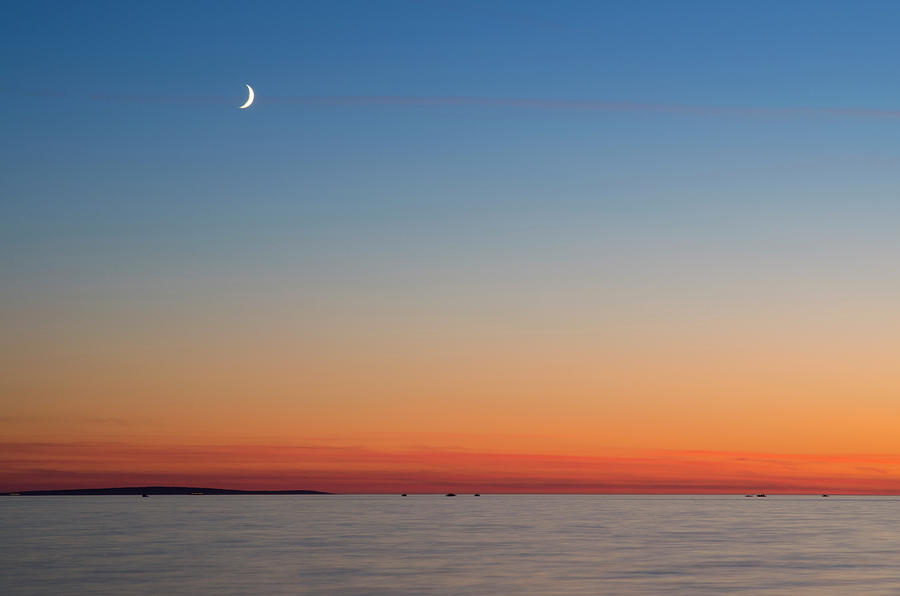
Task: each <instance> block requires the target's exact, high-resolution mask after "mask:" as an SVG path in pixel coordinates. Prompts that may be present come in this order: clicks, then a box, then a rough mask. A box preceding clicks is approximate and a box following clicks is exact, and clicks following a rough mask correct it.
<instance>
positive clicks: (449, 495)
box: [444, 493, 456, 497]
mask: <svg viewBox="0 0 900 596" xmlns="http://www.w3.org/2000/svg"><path fill="white" fill-rule="evenodd" d="M444 496H446V497H455V496H456V493H447V494H446V495H444Z"/></svg>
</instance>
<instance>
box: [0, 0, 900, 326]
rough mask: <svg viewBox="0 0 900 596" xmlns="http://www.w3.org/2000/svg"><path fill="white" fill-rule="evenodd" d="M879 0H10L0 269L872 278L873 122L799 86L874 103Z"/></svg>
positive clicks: (886, 191)
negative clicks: (610, 105)
mask: <svg viewBox="0 0 900 596" xmlns="http://www.w3.org/2000/svg"><path fill="white" fill-rule="evenodd" d="M898 21H900V17H898V13H897V11H896V10H895V8H894V6H893V5H892V4H891V3H887V2H861V3H849V2H756V3H742V2H683V3H673V2H561V3H546V2H265V3H260V4H254V5H250V4H247V3H239V2H232V3H227V2H208V3H204V2H191V3H167V2H161V3H118V2H108V3H101V2H88V3H78V4H72V3H62V2H59V3H53V2H35V3H20V4H18V5H16V6H13V7H11V8H8V9H7V13H6V17H5V18H4V23H3V24H2V25H0V27H2V35H0V46H2V52H0V54H2V59H0V60H2V62H0V64H2V70H3V73H4V76H3V85H2V86H3V88H4V93H3V100H2V101H3V111H2V114H3V115H2V116H0V118H2V125H3V131H4V135H3V137H4V142H3V143H2V145H0V151H2V155H0V158H2V159H0V161H2V166H0V168H2V182H0V184H2V194H3V196H4V199H3V201H2V206H0V209H2V223H0V231H2V234H0V236H2V241H0V242H2V247H3V251H4V254H5V255H6V258H4V260H3V275H4V276H5V277H6V279H7V280H8V281H9V282H10V283H9V284H8V287H14V288H16V290H15V292H16V293H15V300H16V301H24V302H26V303H27V302H29V301H30V300H32V299H34V297H35V296H37V295H41V296H44V299H46V293H45V291H46V289H47V288H48V287H50V288H54V291H56V292H60V294H59V295H60V296H66V295H67V294H66V292H74V291H76V289H78V288H81V290H84V289H85V288H87V289H89V290H90V291H89V292H88V295H89V296H92V297H93V298H99V297H101V296H106V297H107V298H109V299H110V300H118V298H114V297H112V296H113V294H109V295H107V292H109V290H108V286H109V285H112V286H116V285H117V284H125V285H126V286H128V284H129V283H135V284H137V285H135V286H134V287H133V288H132V289H131V290H127V291H125V290H123V291H125V292H126V294H128V293H129V292H131V294H128V295H129V296H131V297H132V299H134V300H138V301H142V300H151V301H152V300H153V298H152V297H149V298H148V294H147V292H151V294H150V295H151V296H152V295H153V294H152V291H161V290H159V288H161V287H179V284H188V285H190V284H189V282H188V281H186V280H191V279H196V278H197V276H198V275H200V276H202V275H203V274H205V272H209V271H219V272H223V273H220V275H224V276H232V277H234V278H236V279H238V280H241V279H246V280H248V284H249V285H253V283H260V282H259V277H260V276H262V277H264V278H266V279H267V280H269V281H268V282H266V283H269V284H274V286H266V287H283V286H284V287H291V288H296V287H310V286H315V287H318V288H321V291H322V293H323V295H324V296H326V297H327V296H332V297H338V296H343V295H346V294H347V293H348V292H356V293H359V294H365V293H367V292H372V291H374V290H373V287H374V286H373V284H376V285H377V280H379V279H393V280H395V282H396V288H397V289H396V290H395V291H396V292H397V295H400V294H401V293H402V288H404V287H405V286H404V284H412V285H416V284H419V285H422V284H425V285H428V284H435V283H437V282H436V281H435V280H443V281H444V283H445V284H449V285H453V286H454V287H457V288H463V289H465V288H468V289H469V291H470V292H471V293H472V294H473V295H475V296H483V297H484V298H485V299H496V300H500V301H501V302H502V301H503V300H507V299H508V296H506V295H505V294H503V293H502V292H501V293H500V294H498V295H494V294H491V291H490V290H489V289H486V288H487V286H484V285H483V284H484V283H485V282H484V279H485V278H490V279H494V280H497V279H506V280H508V281H509V283H510V284H511V286H510V287H512V286H515V287H519V286H520V285H521V286H524V287H526V288H531V289H532V290H534V289H536V288H540V287H542V281H541V280H542V279H543V278H542V277H541V275H540V274H539V275H536V276H532V277H529V275H528V273H527V272H528V271H537V272H539V273H540V272H543V273H547V274H549V272H554V275H555V276H556V281H554V282H553V283H554V284H556V286H555V287H556V294H555V296H556V298H559V299H561V298H562V297H564V296H567V295H568V294H567V292H568V291H569V290H567V288H569V287H570V286H569V285H568V284H574V285H573V286H572V287H576V288H577V287H579V286H578V284H580V283H583V281H584V278H585V275H588V276H589V273H586V271H589V270H590V269H589V264H590V263H592V262H595V261H596V260H601V261H602V260H603V259H606V261H604V262H606V265H605V267H607V269H608V271H607V274H608V275H607V276H606V277H603V276H600V277H596V278H591V280H592V281H591V284H593V286H592V287H595V289H596V288H600V289H602V288H604V287H606V285H605V284H613V285H614V284H625V285H629V284H630V286H633V288H634V289H633V292H635V293H640V292H642V291H643V292H647V291H651V289H653V288H656V289H657V290H658V289H659V284H660V283H662V286H663V290H662V291H663V292H665V291H666V288H669V289H672V288H671V287H670V286H667V285H666V284H667V283H668V282H660V281H659V280H665V279H669V277H667V276H669V275H670V273H671V272H672V271H675V272H680V273H679V275H680V277H679V279H680V280H681V281H680V282H678V283H680V284H682V285H688V286H691V285H693V286H694V287H701V286H704V284H710V283H713V284H718V286H719V287H722V288H728V287H731V288H732V289H733V288H734V287H741V288H744V287H745V286H747V287H746V288H745V289H747V290H750V289H751V288H752V287H756V286H755V285H754V284H756V283H757V282H753V281H747V280H753V279H757V280H758V279H759V278H760V277H762V278H763V279H768V280H770V281H772V282H773V283H778V282H779V280H781V281H783V280H784V279H796V275H797V272H798V271H802V272H803V275H804V276H806V278H808V279H809V280H811V283H813V285H814V286H816V287H823V286H824V287H828V286H829V284H830V282H831V281H832V279H833V278H832V277H831V276H832V275H833V273H834V269H833V265H832V264H833V263H835V262H837V263H841V262H848V263H849V265H847V266H850V267H852V268H854V269H855V270H856V271H858V272H859V275H860V276H863V278H864V279H865V280H868V281H869V282H870V283H872V284H879V283H884V278H883V276H882V273H879V272H881V271H882V268H881V266H880V265H879V264H881V263H885V262H890V261H891V259H893V258H894V257H896V256H897V255H896V249H895V247H894V246H893V243H892V238H893V233H894V228H893V225H892V223H891V222H892V221H893V217H894V216H896V214H897V213H896V212H897V208H896V206H895V205H896V200H895V196H896V175H895V172H896V166H897V164H898V159H900V138H898V135H897V131H898V127H900V119H897V118H892V117H889V116H886V115H875V116H865V115H858V116H855V115H825V114H821V113H816V112H815V110H816V109H818V108H858V109H861V110H866V109H872V110H893V109H896V108H898V107H900V104H898V103H897V97H900V83H898V78H897V77H896V76H894V75H895V71H896V68H895V66H896V63H897V57H898V43H900V42H898V41H897V36H896V34H895V33H896V31H897V29H898V25H900V22H898ZM244 83H250V84H252V85H253V86H254V87H255V89H256V92H257V104H256V105H254V106H253V107H252V108H251V109H249V110H243V111H240V110H237V109H236V106H237V105H239V104H240V103H241V102H242V101H243V99H244V97H245V95H244V93H245V91H244V86H243V85H244ZM309 97H319V98H323V97H324V98H329V97H359V98H373V97H376V98H377V97H382V98H383V97H388V98H390V97H406V98H416V97H420V98H447V97H466V98H485V99H486V100H497V99H517V98H518V99H523V98H524V99H546V100H556V101H560V102H578V101H587V102H625V103H636V104H646V105H649V106H696V107H698V108H701V109H699V110H698V111H697V112H696V113H690V112H685V111H679V110H667V109H663V110H655V109H646V110H644V109H633V110H579V109H573V108H570V107H566V105H564V103H563V104H560V105H559V106H557V107H554V106H552V105H550V106H548V107H527V106H515V105H509V104H504V103H502V102H500V103H493V104H492V103H491V102H490V101H487V102H485V103H484V104H480V103H478V102H474V103H472V104H465V105H451V104H446V103H440V102H436V103H428V102H425V103H415V102H412V103H409V102H405V101H392V100H379V101H369V102H367V101H360V102H359V103H345V102H339V101H330V100H327V99H325V100H321V101H315V102H307V101H303V98H309ZM704 107H724V108H734V109H735V111H726V112H724V113H716V112H705V111H704V110H703V109H702V108H704ZM790 109H797V110H799V111H798V112H797V113H788V112H783V111H781V110H790ZM742 110H744V111H742ZM752 110H760V111H759V112H758V113H755V114H752V113H750V112H751V111H752ZM767 110H770V111H767ZM804 110H809V112H808V113H806V112H804ZM842 259H843V261H842ZM873 263H874V264H873ZM845 264H846V263H845ZM867 267H869V268H871V269H872V270H871V271H870V270H869V269H867ZM586 268H587V269H586ZM736 270H737V271H740V272H741V275H738V276H737V279H734V280H733V278H732V273H733V272H734V271H736ZM754 272H756V273H755V274H754ZM345 278H347V279H350V280H351V281H347V279H345ZM128 280H138V281H133V282H132V281H128ZM147 280H152V281H147ZM250 280H255V281H254V282H253V283H251V282H250ZM273 280H278V281H277V282H276V281H273ZM450 280H452V282H451V281H450ZM610 280H617V281H615V282H613V281H610ZM727 280H733V281H732V282H729V281H727ZM672 283H675V282H672ZM729 283H734V284H737V286H733V287H732V286H728V284H729ZM347 284H349V285H350V287H351V288H352V290H348V286H347ZM816 284H818V285H816ZM264 285H265V284H264ZM438 285H440V284H438ZM128 287H131V286H128ZM192 287H193V286H192ZM242 287H243V284H241V283H235V284H234V287H233V288H232V290H230V291H231V292H236V293H240V292H241V291H242V290H241V288H242ZM73 288H75V289H73ZM81 290H78V291H81ZM185 291H186V292H187V290H185ZM193 291H194V292H195V294H191V296H192V297H191V298H189V300H195V299H198V298H196V297H197V296H202V295H204V289H203V285H202V284H199V285H196V287H195V289H194V290H193ZM434 291H435V292H437V291H438V290H434ZM597 291H600V290H599V289H598V290H597ZM672 291H676V289H672ZM723 291H725V290H723ZM807 291H809V292H810V293H813V290H807ZM209 292H213V290H211V289H210V290H209ZM132 294H133V295H132ZM116 296H117V294H116ZM492 297H493V298H492ZM760 299H764V296H763V295H762V294H761V295H760ZM61 300H62V298H61ZM435 314H436V315H438V314H439V310H438V311H436V312H435Z"/></svg>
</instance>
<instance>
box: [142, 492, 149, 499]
mask: <svg viewBox="0 0 900 596" xmlns="http://www.w3.org/2000/svg"><path fill="white" fill-rule="evenodd" d="M141 496H142V497H148V498H149V497H150V495H148V494H146V493H145V494H143V495H141Z"/></svg>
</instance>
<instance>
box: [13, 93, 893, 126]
mask: <svg viewBox="0 0 900 596" xmlns="http://www.w3.org/2000/svg"><path fill="white" fill-rule="evenodd" d="M6 92H8V93H11V94H12V93H14V94H16V95H22V96H27V97H33V98H44V99H78V98H80V97H85V96H79V95H75V94H71V93H66V92H61V91H56V90H48V89H38V90H31V91H14V90H11V89H7V90H6ZM86 97H88V98H90V99H91V100H93V101H101V102H112V103H133V104H183V105H217V106H229V107H232V106H233V107H235V108H236V107H237V106H238V105H239V104H240V103H241V102H243V101H244V99H246V98H244V97H243V96H241V95H234V96H226V95H200V94H197V95H154V94H123V93H93V94H90V95H87V96H86ZM254 103H255V105H257V106H258V107H262V106H265V105H267V104H268V105H297V106H327V107H354V106H358V107H402V106H408V107H433V108H439V107H457V108H498V109H518V110H556V111H580V112H634V113H650V114H652V113H658V114H684V115H694V116H741V117H822V116H826V117H846V118H880V119H890V120H893V119H900V109H896V110H892V109H877V108H856V107H849V108H847V107H815V106H799V107H753V106H715V105H693V104H677V103H653V102H628V101H603V100H591V99H551V98H536V97H479V96H469V95H446V96H428V95H293V96H279V95H266V93H265V90H262V91H259V92H258V94H257V97H256V101H255V102H254Z"/></svg>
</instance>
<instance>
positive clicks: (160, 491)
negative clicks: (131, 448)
mask: <svg viewBox="0 0 900 596" xmlns="http://www.w3.org/2000/svg"><path fill="white" fill-rule="evenodd" d="M198 494H199V495H330V494H332V493H326V492H322V491H318V490H234V489H230V488H198V487H193V486H123V487H118V488H69V489H61V490H23V491H19V492H9V493H0V495H7V496H9V495H21V496H53V495H198Z"/></svg>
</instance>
